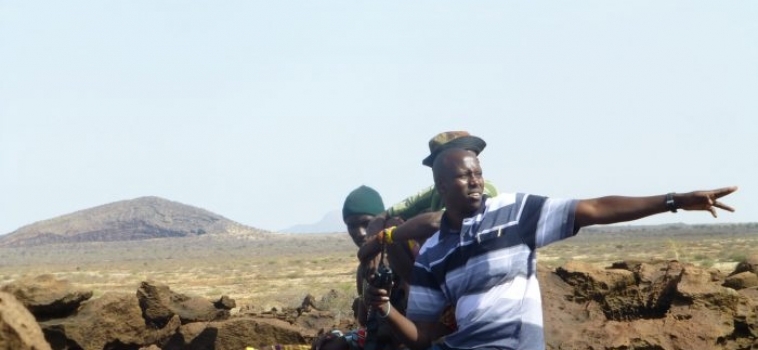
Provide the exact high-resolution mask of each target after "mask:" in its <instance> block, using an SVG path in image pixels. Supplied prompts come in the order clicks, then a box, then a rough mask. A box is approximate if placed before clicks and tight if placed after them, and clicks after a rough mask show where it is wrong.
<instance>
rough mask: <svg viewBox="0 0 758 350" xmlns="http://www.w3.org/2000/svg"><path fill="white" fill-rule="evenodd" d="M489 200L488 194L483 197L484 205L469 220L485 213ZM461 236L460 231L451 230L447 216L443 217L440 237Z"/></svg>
mask: <svg viewBox="0 0 758 350" xmlns="http://www.w3.org/2000/svg"><path fill="white" fill-rule="evenodd" d="M487 198H489V196H487V195H486V194H483V195H482V203H481V205H479V209H477V210H476V212H475V213H474V214H472V215H471V216H469V217H468V218H473V217H476V216H477V215H479V214H483V213H484V210H485V209H486V208H485V204H486V203H487ZM464 220H465V219H464ZM461 227H462V226H461ZM459 234H460V231H454V230H452V229H451V228H450V223H449V222H448V220H447V215H442V219H441V220H440V236H446V235H459Z"/></svg>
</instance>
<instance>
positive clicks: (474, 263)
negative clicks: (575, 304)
mask: <svg viewBox="0 0 758 350" xmlns="http://www.w3.org/2000/svg"><path fill="white" fill-rule="evenodd" d="M576 203H577V201H576V200H565V199H554V198H546V197H540V196H535V195H528V194H522V193H517V194H511V193H504V194H501V195H499V196H497V197H492V198H486V199H485V203H484V205H483V206H481V207H480V208H479V210H478V211H477V212H476V213H475V215H474V216H472V217H470V218H467V219H464V220H463V225H462V227H461V231H460V232H454V231H451V230H450V229H449V226H448V225H447V223H446V221H445V219H444V218H443V220H442V224H441V227H440V230H439V231H438V232H437V233H435V234H434V236H432V237H431V238H430V239H428V240H427V241H426V243H425V244H424V246H423V247H422V248H421V253H420V255H419V256H418V258H417V259H416V263H415V265H414V267H413V278H412V283H411V290H410V295H409V300H408V309H407V317H408V318H409V319H411V320H413V321H420V322H437V320H438V319H439V317H440V314H441V312H442V311H443V309H444V307H445V306H447V305H455V306H456V309H455V318H456V321H457V323H458V329H457V330H456V331H455V332H454V333H452V334H450V335H448V336H447V337H445V341H444V344H443V348H444V347H447V348H452V349H484V348H491V349H544V348H545V340H544V335H543V330H542V302H541V298H540V289H539V284H538V283H537V275H536V268H537V255H536V248H539V247H542V246H544V245H547V244H549V243H551V242H555V241H558V240H561V239H564V238H567V237H570V236H572V235H573V234H574V211H575V209H576Z"/></svg>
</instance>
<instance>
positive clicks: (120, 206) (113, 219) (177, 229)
mask: <svg viewBox="0 0 758 350" xmlns="http://www.w3.org/2000/svg"><path fill="white" fill-rule="evenodd" d="M206 234H208V235H218V234H225V235H262V234H265V231H263V230H259V229H257V228H253V227H248V226H245V225H242V224H240V223H237V222H234V221H232V220H229V219H227V218H224V217H223V216H220V215H217V214H214V213H211V212H209V211H207V210H205V209H200V208H197V207H193V206H189V205H186V204H182V203H178V202H173V201H170V200H167V199H163V198H159V197H141V198H136V199H132V200H124V201H119V202H114V203H110V204H105V205H101V206H97V207H94V208H90V209H85V210H80V211H77V212H74V213H71V214H67V215H63V216H59V217H56V218H53V219H49V220H44V221H39V222H36V223H33V224H31V225H27V226H24V227H22V228H20V229H18V230H16V231H13V232H11V233H9V234H7V235H3V236H0V247H2V246H33V245H43V244H50V243H70V242H110V241H132V240H141V239H150V238H159V237H187V236H199V235H206Z"/></svg>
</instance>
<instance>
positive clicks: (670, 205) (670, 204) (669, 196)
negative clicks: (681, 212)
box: [666, 192, 676, 213]
mask: <svg viewBox="0 0 758 350" xmlns="http://www.w3.org/2000/svg"><path fill="white" fill-rule="evenodd" d="M666 209H668V211H670V212H672V213H676V202H674V192H669V193H666Z"/></svg>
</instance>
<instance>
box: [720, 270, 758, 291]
mask: <svg viewBox="0 0 758 350" xmlns="http://www.w3.org/2000/svg"><path fill="white" fill-rule="evenodd" d="M723 286H724V287H729V288H732V289H736V290H740V289H744V288H750V287H756V286H758V275H756V274H754V273H752V272H750V271H745V272H740V273H738V274H735V275H731V276H729V277H727V278H726V279H725V280H724V284H723Z"/></svg>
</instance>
